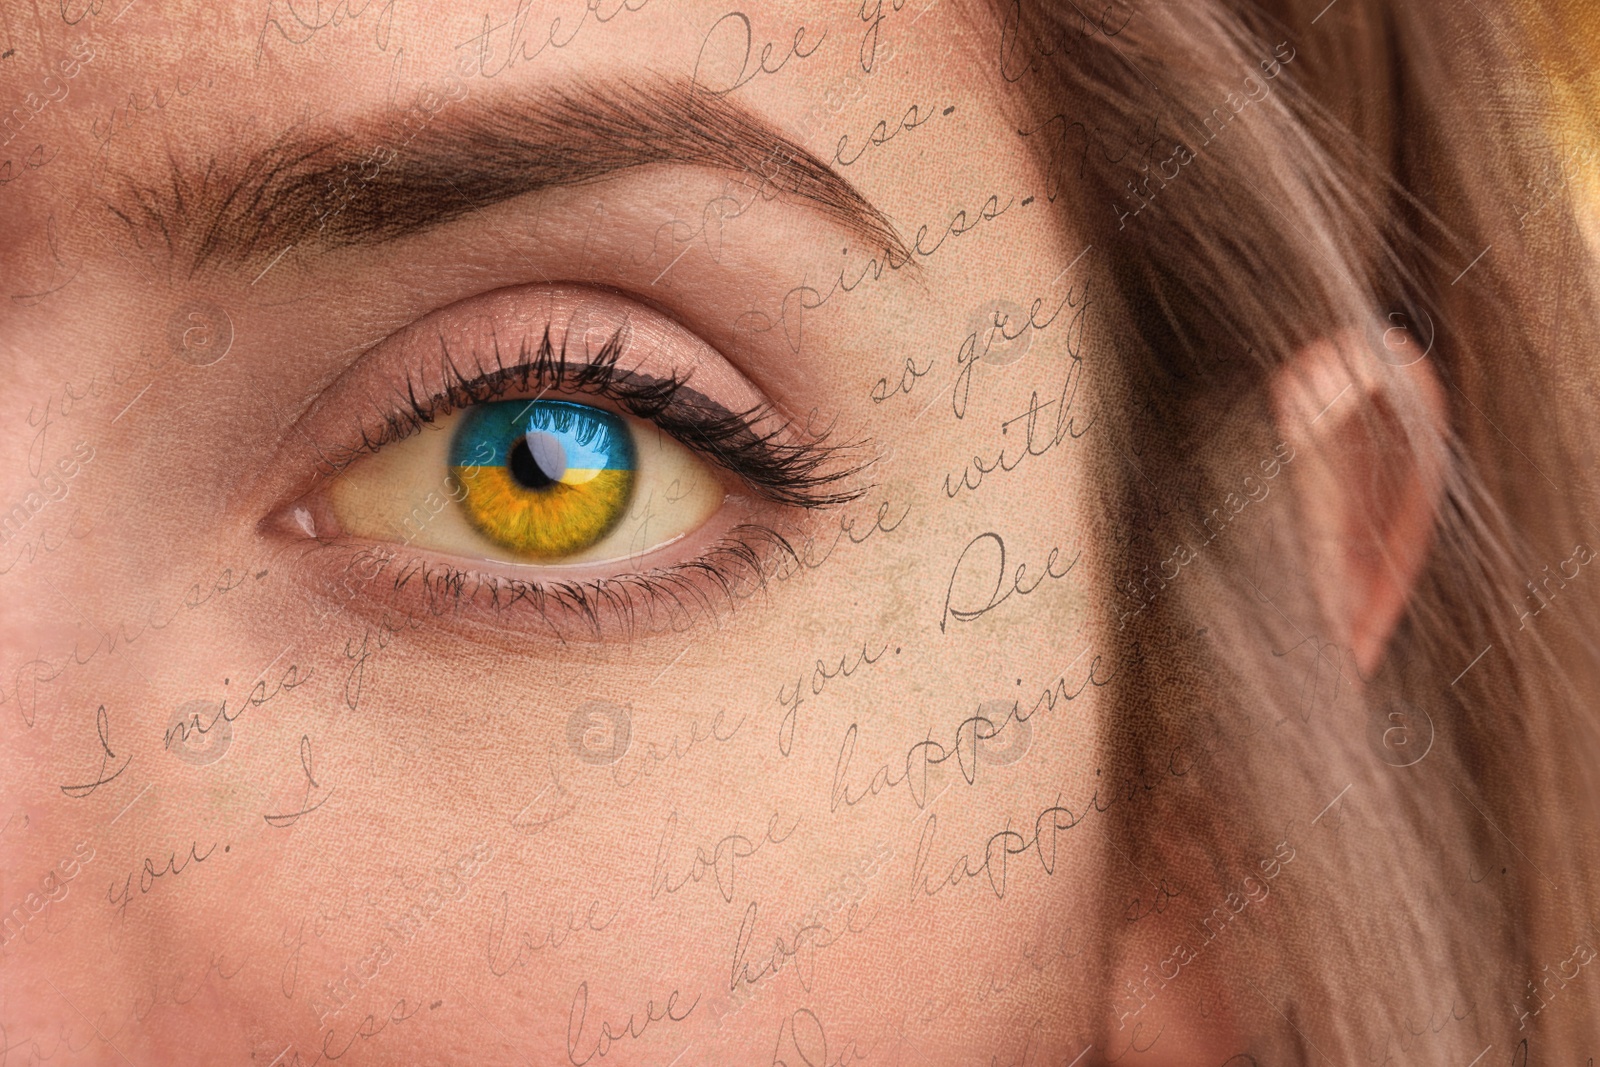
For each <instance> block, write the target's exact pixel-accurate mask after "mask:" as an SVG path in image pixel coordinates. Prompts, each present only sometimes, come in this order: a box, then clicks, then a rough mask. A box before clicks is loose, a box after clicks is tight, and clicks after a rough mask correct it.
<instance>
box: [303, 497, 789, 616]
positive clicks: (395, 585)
mask: <svg viewBox="0 0 1600 1067" xmlns="http://www.w3.org/2000/svg"><path fill="white" fill-rule="evenodd" d="M325 547H327V548H333V547H335V546H334V545H332V544H328V545H326V546H325ZM799 561H800V556H799V554H798V553H797V552H796V550H795V548H794V545H793V543H792V541H791V536H790V535H786V534H784V533H782V532H780V531H778V530H776V529H774V528H772V527H771V526H766V525H762V524H759V523H742V524H739V525H736V526H734V527H732V528H731V529H729V530H728V531H727V533H725V534H724V535H723V536H722V538H721V539H719V540H718V541H716V542H714V543H713V544H711V545H709V546H707V547H706V548H705V549H703V550H702V551H701V552H700V553H699V554H698V555H697V556H696V557H695V558H694V559H692V560H687V561H685V562H682V563H674V564H671V565H669V566H665V567H655V568H650V569H648V570H642V571H637V572H633V573H627V574H620V575H614V576H612V577H608V578H593V579H584V580H581V581H563V580H557V581H550V580H543V581H532V580H526V579H520V578H507V577H504V576H501V575H493V574H487V573H480V572H477V571H473V570H468V569H461V568H457V567H453V566H450V565H448V564H444V563H440V562H438V561H437V560H429V559H424V558H421V557H413V558H409V559H407V558H405V557H402V556H400V555H399V554H396V553H392V552H386V551H383V550H382V549H381V548H380V547H379V546H374V545H362V546H360V547H359V548H358V550H357V551H356V552H355V553H354V554H353V555H352V556H351V557H350V558H349V560H348V562H347V563H346V565H345V566H344V567H343V568H342V570H343V571H344V572H345V574H346V576H347V577H346V578H345V579H344V580H343V584H344V585H345V586H349V585H350V579H349V578H348V575H350V574H355V575H359V580H360V583H361V585H362V586H363V587H364V588H365V589H367V590H372V591H378V590H382V591H383V593H384V594H386V595H383V596H377V597H369V598H366V599H368V600H371V601H376V602H378V603H379V605H380V606H384V607H387V608H391V609H393V608H402V609H403V610H406V612H407V613H408V614H412V615H418V614H420V615H424V616H427V617H433V618H443V617H446V616H458V617H459V616H470V615H471V614H473V613H475V612H483V613H487V614H488V616H489V617H491V618H498V617H499V616H501V615H502V614H504V613H507V612H513V611H526V612H528V613H530V614H531V615H533V616H534V617H535V618H538V619H539V620H540V621H541V622H542V623H543V625H544V628H545V629H546V631H547V632H548V633H549V635H550V636H552V637H554V638H555V639H557V640H559V641H561V642H563V643H565V642H566V641H567V640H568V638H569V636H570V635H571V633H572V630H573V628H574V626H577V627H580V628H581V629H582V630H583V631H586V634H585V636H587V637H588V638H590V639H596V640H597V639H601V638H604V637H608V636H612V632H613V630H614V631H616V633H615V636H617V637H618V638H621V639H628V638H632V637H636V636H640V635H642V634H652V633H661V632H668V631H671V632H678V631H682V630H686V629H688V628H689V627H690V626H692V625H694V624H695V623H696V622H698V621H700V620H702V619H704V618H706V617H707V616H715V615H717V614H718V613H721V612H726V611H731V610H733V609H735V608H736V607H737V606H738V605H739V604H740V603H742V602H744V601H746V600H748V599H750V598H751V597H753V596H755V595H757V594H758V593H760V592H762V591H763V590H764V589H765V588H766V587H767V583H768V582H769V581H771V580H773V578H774V577H775V576H776V575H778V572H780V571H782V570H784V569H786V568H787V567H789V566H790V565H791V564H795V565H797V564H798V563H799ZM333 584H335V585H337V584H339V583H338V582H335V583H333ZM383 601H390V603H388V604H387V605H384V604H382V602H383ZM351 602H352V603H358V602H359V601H357V600H356V598H355V596H354V593H352V596H351ZM396 602H398V603H396Z"/></svg>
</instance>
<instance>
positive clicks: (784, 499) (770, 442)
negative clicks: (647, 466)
mask: <svg viewBox="0 0 1600 1067" xmlns="http://www.w3.org/2000/svg"><path fill="white" fill-rule="evenodd" d="M626 344H627V331H626V328H625V327H624V328H622V329H619V331H618V332H617V334H616V335H614V336H613V337H612V338H611V339H610V340H608V341H607V342H606V344H605V345H604V346H603V347H602V349H601V351H600V352H599V353H597V354H596V356H597V358H595V359H586V360H580V361H576V362H572V361H568V360H567V358H566V346H565V344H564V343H563V344H561V345H560V346H557V345H555V344H553V343H552V340H551V337H550V333H549V330H548V328H546V330H545V332H544V334H543V336H542V337H541V339H540V342H539V345H538V348H537V350H536V351H535V354H534V358H533V359H529V349H528V346H527V345H526V343H524V344H522V345H521V346H520V347H519V350H518V356H517V358H516V359H515V360H514V361H512V362H511V363H509V364H507V363H506V362H505V361H504V358H503V354H502V351H501V350H500V348H499V346H498V345H496V347H495V350H494V359H495V363H496V366H495V368H494V369H493V370H488V371H483V370H480V371H479V372H478V373H476V374H471V373H470V372H464V371H462V370H461V369H460V368H459V367H458V366H457V365H456V362H455V360H454V359H453V358H452V356H451V353H450V351H449V348H448V345H447V344H445V343H444V342H443V340H442V339H441V348H442V349H443V352H444V355H445V359H446V362H447V364H448V365H449V368H450V373H451V374H452V375H454V376H455V381H454V382H453V383H452V384H451V389H450V392H451V394H453V395H451V397H450V399H449V403H448V410H454V409H456V408H459V407H462V406H465V404H467V403H483V402H485V401H488V400H494V399H499V398H502V397H504V396H505V394H506V392H508V391H510V388H511V387H513V386H514V387H517V388H522V389H527V388H532V387H533V386H534V385H535V384H538V385H540V386H541V387H542V388H541V391H540V392H539V393H538V394H536V396H545V395H546V394H547V393H548V392H549V391H550V389H551V388H552V387H554V388H557V389H559V388H561V387H564V386H567V384H568V383H567V382H566V375H567V373H568V371H569V370H570V371H571V372H572V373H573V374H574V375H576V379H575V380H574V381H573V382H572V383H571V386H570V388H571V391H572V393H578V394H582V393H589V394H591V395H595V396H604V397H607V398H609V399H611V400H613V401H615V402H616V403H617V404H618V405H619V406H620V407H622V408H623V409H624V410H625V411H627V412H628V413H629V414H631V415H634V416H635V417H637V418H640V419H644V420H647V421H650V422H651V423H653V424H655V425H657V426H658V427H660V428H661V429H663V430H664V431H665V432H666V433H668V434H670V435H671V436H672V437H674V438H676V439H677V440H679V441H680V442H682V443H683V444H685V445H687V446H688V447H690V448H692V449H694V450H695V451H696V452H698V453H700V454H701V455H704V456H706V457H708V458H710V459H711V460H712V461H713V462H716V463H718V464H719V465H720V466H722V467H723V468H724V469H726V470H729V471H730V472H732V473H734V474H736V475H739V476H741V477H743V478H744V479H745V480H746V481H747V482H751V483H752V486H753V488H754V489H756V491H757V492H758V493H759V494H760V495H762V496H765V497H767V498H768V499H770V500H773V501H775V502H777V503H781V504H790V505H794V506H799V507H824V506H831V505H836V504H845V503H849V502H850V501H852V500H855V499H857V498H859V497H860V496H861V495H862V494H863V493H865V492H866V491H867V488H868V487H867V486H864V485H858V486H855V487H849V488H844V489H837V488H835V487H836V486H839V485H841V484H844V483H846V482H848V481H851V480H853V479H854V478H855V476H856V475H858V474H860V473H861V472H862V471H863V470H864V469H865V468H866V466H867V465H868V464H869V463H870V462H871V461H870V459H869V460H863V461H857V462H851V461H850V460H849V459H845V460H844V461H843V462H842V463H841V464H835V465H834V466H833V468H832V469H826V468H827V467H828V465H829V461H830V460H832V459H834V458H835V457H836V456H840V455H841V454H843V453H857V452H860V451H861V449H860V447H859V446H858V445H835V444H832V443H830V442H829V441H828V439H827V436H826V435H825V434H824V435H815V436H810V437H809V439H808V438H804V437H799V436H795V435H794V427H793V426H792V425H791V423H790V422H789V421H788V420H786V419H784V418H783V417H782V416H780V415H779V414H778V413H777V411H776V410H775V409H774V408H773V407H771V405H770V404H768V405H764V406H757V407H753V408H750V409H746V410H744V411H733V410H730V409H729V408H727V407H726V406H724V405H722V404H719V403H718V402H717V401H715V400H713V399H712V398H710V397H708V396H706V395H705V394H704V393H701V392H699V391H697V390H695V389H693V388H691V386H690V385H689V384H688V381H689V376H684V377H681V378H659V377H656V376H654V375H650V374H647V373H644V372H641V371H637V370H617V369H616V362H617V360H618V358H619V357H620V355H621V351H622V349H623V348H624V347H625V346H626ZM475 362H476V363H477V364H478V366H479V367H480V368H481V367H482V360H477V359H475ZM552 377H553V379H554V380H553V381H551V382H547V381H546V379H548V378H552ZM536 380H537V381H536ZM565 395H570V394H565ZM416 396H417V394H416V391H415V389H414V388H410V389H408V398H410V400H411V402H412V403H413V404H414V405H417V404H418V401H417V400H416ZM530 399H531V398H530ZM425 403H426V402H423V404H425ZM423 413H426V415H424V414H423ZM438 413H442V411H441V410H440V409H436V408H429V407H426V406H419V409H418V415H419V417H420V418H423V419H424V421H426V418H428V417H431V416H433V415H435V414H438ZM663 422H665V423H666V425H663ZM764 424H765V425H766V428H765V429H762V428H759V427H762V426H763V425H764ZM786 437H794V439H793V440H786V439H785V438H786Z"/></svg>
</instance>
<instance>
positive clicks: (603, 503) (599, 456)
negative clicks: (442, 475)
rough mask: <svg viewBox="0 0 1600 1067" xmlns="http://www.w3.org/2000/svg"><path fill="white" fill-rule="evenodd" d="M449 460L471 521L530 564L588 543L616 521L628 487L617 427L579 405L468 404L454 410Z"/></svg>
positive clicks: (620, 425) (604, 414)
mask: <svg viewBox="0 0 1600 1067" xmlns="http://www.w3.org/2000/svg"><path fill="white" fill-rule="evenodd" d="M451 461H452V465H453V468H454V470H455V474H456V477H457V478H458V479H459V480H460V482H461V485H462V486H463V487H464V493H463V497H462V506H463V507H465V509H466V512H467V517H468V518H469V519H470V520H471V522H472V524H473V526H475V527H476V528H477V529H478V531H479V532H481V533H482V534H483V535H484V536H486V537H488V538H489V539H490V540H492V541H494V542H495V543H496V544H497V545H499V546H501V547H502V548H504V549H506V550H508V551H510V552H513V553H515V554H516V555H518V556H520V557H524V558H526V559H529V560H532V561H536V562H540V563H550V562H559V561H560V560H562V559H563V558H565V557H567V556H570V555H572V554H573V553H575V552H580V551H582V550H583V549H586V548H589V547H590V546H591V545H593V544H595V543H596V542H597V541H599V540H600V539H601V538H602V537H604V536H605V535H606V534H607V533H609V532H610V531H611V530H612V529H614V528H615V527H616V525H617V523H618V521H619V520H620V519H621V518H622V517H623V515H624V513H625V512H626V511H627V507H628V503H629V500H630V499H631V497H632V495H633V486H634V466H635V459H634V447H633V439H632V435H631V433H630V432H629V430H628V427H627V425H626V424H625V423H624V422H623V420H622V419H621V418H620V417H618V416H616V415H613V414H612V413H611V412H609V411H605V410H604V409H602V408H597V407H592V406H590V405H587V404H574V403H571V402H569V401H564V400H506V401H499V402H495V403H489V404H478V405H475V406H473V407H471V408H468V409H467V410H466V411H465V412H463V415H462V419H461V425H460V426H459V427H458V428H457V430H456V434H455V441H454V443H453V446H452V449H451Z"/></svg>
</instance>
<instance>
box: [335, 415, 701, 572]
mask: <svg viewBox="0 0 1600 1067" xmlns="http://www.w3.org/2000/svg"><path fill="white" fill-rule="evenodd" d="M724 496H725V493H724V489H723V485H722V482H721V480H720V479H719V478H718V477H717V476H716V475H715V474H713V473H712V471H711V470H710V468H709V467H708V466H707V465H706V464H705V463H704V462H703V461H701V460H700V459H698V458H697V457H696V456H695V455H694V454H693V453H692V452H690V451H689V449H687V448H685V447H684V446H683V445H681V444H679V443H678V442H677V441H675V440H673V439H672V438H671V437H669V436H667V435H666V434H665V433H663V432H662V431H660V430H659V429H657V428H656V427H654V426H652V425H650V424H649V423H647V422H644V421H643V420H640V419H637V418H633V417H631V416H628V415H623V414H619V413H617V412H614V411H610V410H608V409H606V408H603V407H599V406H596V405H594V404H590V403H580V402H576V401H571V400H552V399H545V398H524V399H512V400H496V401H490V402H486V403H479V404H472V405H469V406H467V407H465V408H463V409H461V410H460V411H457V412H454V413H452V414H450V415H449V416H446V417H444V418H441V419H438V420H436V421H435V422H433V423H431V424H429V425H427V426H426V427H424V429H423V431H422V432H421V433H419V434H416V435H413V436H411V437H408V438H406V439H403V440H400V441H395V442H392V443H390V444H389V445H387V446H385V447H384V448H383V449H382V450H380V451H379V452H377V453H375V454H373V455H370V456H366V457H363V458H362V459H360V460H359V461H357V462H355V463H353V464H352V465H351V466H350V467H349V468H347V469H346V470H345V471H344V472H343V473H342V474H341V475H340V476H339V477H338V478H336V479H335V480H334V481H333V482H332V483H331V484H330V485H329V486H328V489H327V491H326V500H327V507H328V511H329V512H330V514H329V515H328V517H329V518H331V519H332V520H333V523H334V525H335V526H336V528H337V531H338V532H339V533H341V534H343V535H345V536H351V537H358V538H363V539H367V540H372V541H380V542H399V543H402V544H409V545H413V546H415V547H418V548H425V549H431V550H435V551H439V552H444V553H449V554H452V555H456V556H464V557H472V558H478V559H487V560H491V561H495V562H501V563H511V564H519V563H520V564H536V565H540V566H549V565H558V564H573V563H598V562H611V561H616V560H622V559H626V558H630V557H640V556H645V555H647V554H649V553H650V552H652V551H653V550H655V549H658V548H661V547H663V546H665V545H667V544H670V543H672V542H674V541H677V540H678V539H680V538H682V537H685V536H687V535H689V534H691V533H693V532H694V531H695V530H696V529H698V528H699V527H700V526H702V525H704V524H705V523H706V521H707V520H709V519H710V518H711V517H712V515H713V514H715V513H716V511H717V509H718V508H719V507H720V506H721V504H722V501H723V499H724Z"/></svg>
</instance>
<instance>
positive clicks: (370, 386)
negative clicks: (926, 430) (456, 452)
mask: <svg viewBox="0 0 1600 1067" xmlns="http://www.w3.org/2000/svg"><path fill="white" fill-rule="evenodd" d="M396 350H398V358H396ZM656 370H659V371H660V373H659V374H658V373H652V371H656ZM663 375H665V376H663ZM691 378H692V379H694V382H695V385H694V386H691V385H689V384H688V382H689V380H690V379H691ZM703 385H709V386H710V387H711V388H710V389H705V388H700V386H703ZM513 389H515V390H519V391H528V392H531V393H533V394H535V395H538V394H540V392H541V391H542V390H560V391H564V392H571V393H580V394H581V393H587V394H589V395H594V396H605V397H607V398H608V399H609V400H611V401H612V402H613V403H615V404H616V405H617V406H618V407H620V408H621V409H622V410H624V411H626V412H627V413H628V414H631V415H634V416H635V417H637V418H640V419H644V420H647V421H650V422H653V423H655V424H656V425H657V426H659V427H661V429H663V430H664V431H665V432H667V433H668V434H670V435H671V436H673V437H675V438H676V439H678V440H679V441H680V442H682V443H683V444H685V445H686V446H687V447H689V448H691V449H693V450H695V451H696V452H698V453H699V454H701V455H702V456H703V457H704V458H706V459H708V460H710V461H711V462H712V463H714V464H716V465H718V466H720V467H722V468H723V469H724V470H728V471H731V472H732V473H733V474H734V475H735V476H737V477H739V478H740V479H741V480H742V481H743V482H745V483H746V484H747V485H748V486H749V488H750V489H752V490H753V491H754V492H755V494H756V495H758V496H761V497H764V498H766V499H769V500H772V501H775V502H777V503H780V504H787V505H793V506H799V507H823V506H832V505H837V504H843V503H846V502H848V501H850V500H853V499H855V498H857V497H858V496H860V495H861V494H862V493H864V492H866V491H867V490H868V489H869V488H870V486H869V485H867V484H863V483H862V480H861V479H860V478H859V477H858V475H859V474H860V473H861V472H862V471H863V470H864V469H865V468H866V467H867V466H868V465H869V464H870V462H871V461H872V458H873V452H872V450H871V449H870V448H868V447H867V445H868V442H865V441H857V442H847V443H845V444H836V443H834V441H833V440H831V439H830V437H829V435H828V434H818V433H815V432H812V431H811V430H810V429H809V428H808V427H802V426H801V424H800V423H798V422H796V421H794V420H793V419H791V418H789V417H787V416H786V415H785V414H784V413H783V412H782V411H781V410H780V409H779V407H778V406H777V405H776V404H774V403H773V402H772V401H771V400H770V399H769V398H767V397H766V396H765V395H764V394H762V393H761V392H760V391H759V390H758V389H757V388H756V387H755V386H754V384H752V383H751V382H750V381H749V379H748V378H746V377H745V376H744V375H742V374H741V373H740V372H739V371H738V370H737V369H736V368H735V366H734V365H733V363H732V362H731V361H730V360H728V359H727V357H725V356H723V355H722V354H721V353H720V352H718V351H716V349H715V348H713V347H712V346H710V345H709V344H707V343H706V342H705V341H704V340H703V339H701V338H700V337H699V336H697V335H696V334H695V333H693V332H692V331H690V330H689V329H687V328H686V327H683V326H681V325H680V324H679V323H677V322H676V321H674V320H673V319H671V318H670V317H668V316H666V315H663V314H662V313H661V312H659V311H657V310H655V309H653V308H651V307H648V306H647V305H644V304H641V303H639V302H637V301H635V300H632V299H630V298H628V297H626V296H623V295H621V294H618V293H616V292H614V291H609V290H603V289H601V290H597V289H589V288H586V287H579V286H574V285H569V284H557V285H553V286H552V285H546V286H524V287H517V288H513V289H500V290H492V291H490V292H486V293H482V294H479V295H478V296H476V297H471V298H468V299H466V300H463V301H457V302H455V303H453V304H451V305H448V306H446V307H444V308H440V309H439V310H437V311H434V312H431V313H429V314H427V315H424V316H423V317H421V318H420V319H417V320H415V321H414V322H413V323H411V324H410V325H409V326H407V327H404V328H403V329H401V330H400V331H398V332H397V333H395V334H392V335H391V336H390V337H388V338H386V339H384V340H383V341H381V342H378V343H377V344H376V345H374V346H372V347H371V348H370V349H368V350H367V351H366V352H364V353H363V355H362V356H361V357H360V359H358V360H357V362H356V363H355V364H352V365H351V366H350V367H349V368H347V369H346V371H345V372H344V373H343V374H341V375H340V376H339V377H338V378H337V379H336V380H335V381H334V382H333V383H332V384H331V385H329V386H328V387H327V388H326V389H325V390H324V391H323V393H322V395H321V396H319V397H318V398H317V399H316V400H314V401H313V402H312V404H311V406H310V408H309V409H308V410H307V412H306V413H305V415H303V416H302V417H301V419H299V420H297V422H296V430H297V433H298V434H299V436H300V437H302V438H304V439H305V441H306V442H307V443H308V444H309V445H310V447H311V449H313V450H314V452H315V463H316V468H317V470H318V471H319V472H320V474H319V478H326V477H329V476H334V477H336V476H338V474H339V473H340V472H342V471H343V470H344V469H345V468H346V467H348V466H349V465H350V464H351V463H353V462H355V461H357V460H358V459H359V457H360V456H361V455H363V454H365V453H367V452H372V451H376V450H377V449H378V448H381V447H384V446H385V445H387V444H389V443H392V442H393V441H396V440H398V439H400V438H403V437H407V436H410V434H411V433H414V432H416V431H417V430H418V429H420V427H421V426H422V425H424V424H426V423H428V422H431V421H433V419H434V418H437V417H439V416H441V415H443V414H447V413H448V412H450V411H452V410H455V409H457V408H459V407H462V406H464V405H466V404H470V403H479V402H484V401H488V400H494V399H499V398H502V397H505V396H506V395H507V394H508V393H510V392H512V390H513ZM713 392H715V393H716V394H717V396H730V397H736V398H737V401H736V403H734V404H731V405H730V404H729V403H725V402H722V401H721V400H719V399H717V398H716V397H714V396H713V395H712V393H713ZM329 409H332V410H329ZM352 410H356V411H357V412H358V413H357V414H356V415H355V416H354V419H355V421H356V424H355V426H354V427H352V426H351V421H352V415H351V411H352ZM304 423H309V424H310V425H311V426H312V427H313V428H314V430H315V435H313V434H311V433H307V432H306V431H305V429H304V427H303V426H302V424H304ZM809 425H810V424H808V426H809ZM319 439H320V441H321V442H322V443H321V444H319ZM341 439H342V440H341ZM329 441H337V442H339V443H336V444H333V445H332V446H331V447H329V446H328V442H329ZM306 488H307V489H309V488H311V486H309V485H308V486H306Z"/></svg>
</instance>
